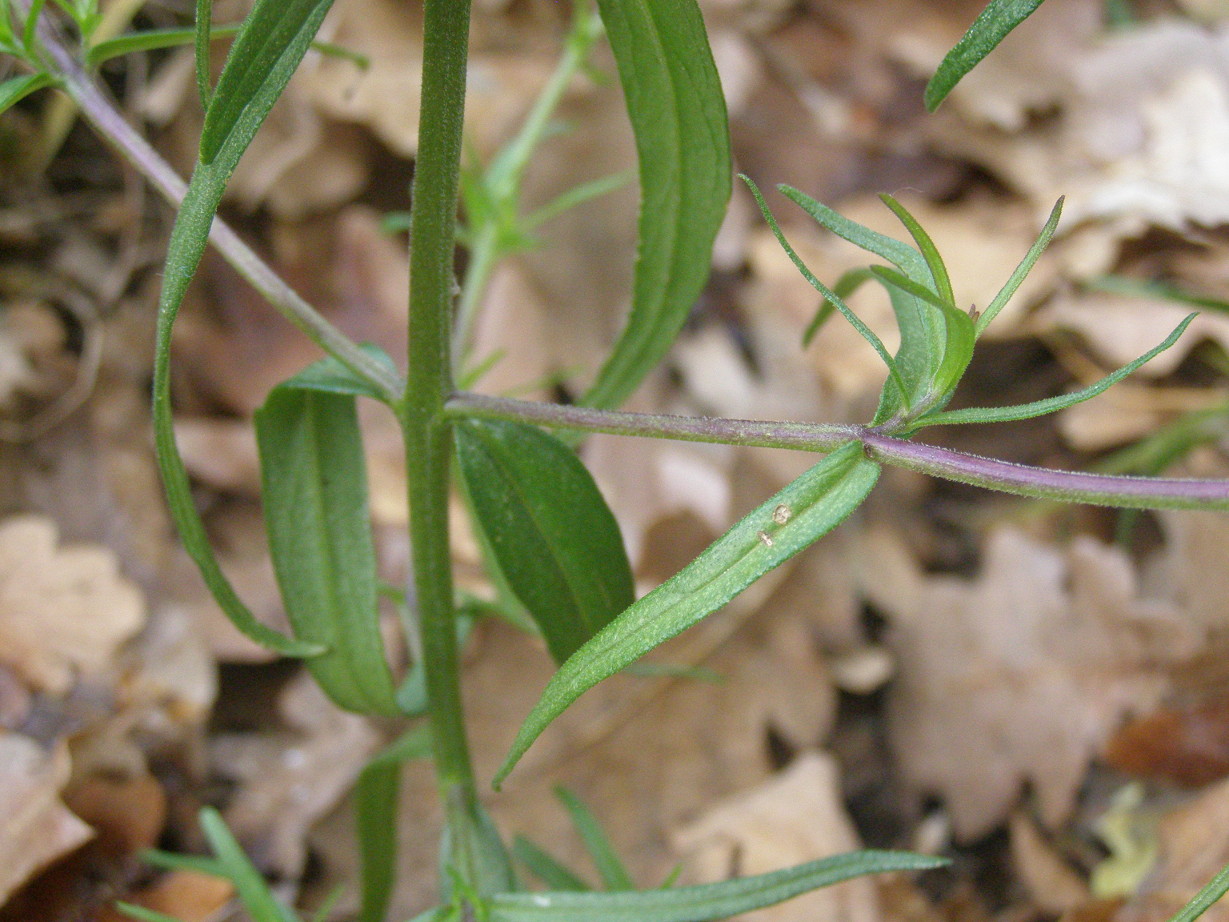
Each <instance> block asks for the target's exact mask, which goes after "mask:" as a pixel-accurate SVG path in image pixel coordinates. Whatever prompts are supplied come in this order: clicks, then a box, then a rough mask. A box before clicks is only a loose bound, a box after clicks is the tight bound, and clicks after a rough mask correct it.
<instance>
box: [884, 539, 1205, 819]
mask: <svg viewBox="0 0 1229 922" xmlns="http://www.w3.org/2000/svg"><path fill="white" fill-rule="evenodd" d="M898 541H899V539H896V538H893V537H891V536H889V535H888V534H887V533H886V532H879V533H877V534H876V535H875V537H874V538H873V539H872V540H871V541H870V543H869V544H868V545H867V546H866V547H865V548H864V555H863V556H862V558H861V559H862V560H864V561H866V562H870V561H874V564H873V567H874V569H873V570H867V571H866V573H865V579H864V587H865V590H866V592H867V595H868V597H869V598H870V600H871V601H872V603H873V604H874V605H876V606H877V607H878V608H880V609H881V610H882V611H883V612H884V613H885V614H886V615H887V616H888V618H889V620H890V622H891V630H890V632H889V635H888V642H889V645H890V647H891V648H892V650H893V651H894V652H895V654H896V656H897V660H898V672H897V677H896V680H895V682H894V684H893V685H892V688H891V692H890V699H889V712H888V713H889V717H888V719H889V733H890V738H891V742H892V746H893V749H894V750H895V752H896V754H897V757H898V758H899V760H900V765H901V770H902V772H903V774H904V776H905V778H906V780H907V782H908V783H909V784H910V785H911V786H913V787H914V788H915V789H917V790H919V791H934V792H937V793H939V794H941V795H942V796H943V797H944V798H945V800H946V801H947V805H948V808H949V809H950V811H951V814H952V819H953V823H954V828H955V832H956V835H957V837H958V838H959V839H961V840H963V841H969V840H972V839H975V838H977V837H979V836H981V835H983V834H985V833H987V832H989V831H990V830H991V829H993V828H994V827H995V826H996V825H997V824H998V823H999V822H1000V821H1001V820H1003V819H1004V818H1005V816H1006V815H1007V813H1008V811H1009V810H1010V808H1011V806H1012V804H1013V803H1014V802H1015V801H1016V799H1017V798H1018V796H1019V794H1020V792H1021V789H1022V787H1023V785H1024V784H1025V782H1028V783H1030V784H1031V785H1032V789H1033V791H1034V793H1035V795H1036V798H1037V803H1038V809H1039V812H1040V816H1041V818H1042V820H1043V821H1044V822H1045V823H1046V824H1047V825H1049V826H1051V827H1054V826H1056V825H1057V824H1058V823H1060V822H1061V821H1062V820H1063V819H1065V818H1066V816H1067V815H1068V813H1069V811H1070V809H1071V807H1072V805H1073V803H1074V799H1075V796H1076V793H1077V790H1078V788H1079V785H1080V783H1081V781H1082V780H1083V778H1084V772H1085V769H1086V767H1087V765H1088V762H1089V760H1090V759H1091V758H1092V757H1093V756H1094V755H1095V754H1096V753H1097V752H1098V751H1099V750H1100V747H1101V746H1102V744H1103V743H1104V742H1105V740H1106V739H1107V737H1108V736H1109V734H1110V733H1111V732H1112V731H1113V730H1114V728H1115V727H1116V725H1117V723H1118V721H1119V720H1120V719H1121V717H1122V716H1123V715H1124V714H1126V713H1129V712H1132V711H1137V710H1139V709H1142V708H1145V707H1149V706H1153V705H1155V704H1156V702H1157V701H1158V696H1159V695H1160V694H1161V692H1162V691H1163V689H1164V688H1165V678H1164V675H1163V673H1162V672H1161V670H1160V668H1159V667H1160V665H1161V664H1163V663H1165V662H1170V663H1172V662H1174V661H1175V660H1176V659H1178V658H1180V657H1182V656H1185V655H1188V654H1189V651H1190V650H1191V649H1192V648H1193V646H1194V644H1196V643H1197V642H1198V637H1199V632H1197V631H1194V630H1192V629H1190V627H1189V626H1188V625H1187V624H1186V622H1185V621H1184V620H1183V619H1182V618H1181V617H1180V614H1179V612H1178V610H1177V609H1176V608H1175V607H1174V606H1173V605H1172V604H1169V603H1166V602H1163V601H1158V600H1153V599H1148V598H1142V597H1141V596H1140V594H1139V589H1138V587H1137V585H1136V576H1135V574H1134V572H1133V569H1132V566H1131V563H1130V561H1129V560H1128V559H1127V558H1126V557H1125V556H1124V555H1123V554H1122V552H1121V551H1119V550H1117V549H1116V548H1113V547H1107V546H1104V545H1101V544H1099V543H1097V542H1096V541H1094V540H1092V539H1091V538H1087V537H1079V538H1077V539H1075V540H1074V541H1073V542H1072V544H1071V545H1070V546H1069V547H1067V548H1065V549H1059V548H1055V547H1053V546H1051V545H1046V544H1042V543H1040V542H1038V541H1035V540H1033V539H1031V538H1029V537H1027V536H1025V535H1024V534H1022V533H1020V532H1018V531H1015V530H1013V529H1011V528H1007V527H1002V528H999V529H997V530H995V531H993V532H992V533H991V534H990V536H989V537H988V539H987V541H986V544H985V548H984V551H983V558H982V567H981V572H980V575H979V576H978V577H977V578H976V579H974V580H972V581H969V580H961V579H955V578H953V577H948V576H934V577H930V576H926V575H924V574H923V573H922V572H921V570H920V569H919V568H918V566H917V564H916V563H914V562H913V560H912V559H911V558H910V556H909V554H908V552H907V551H905V550H904V548H903V547H902V546H901V545H900V544H899V543H898Z"/></svg>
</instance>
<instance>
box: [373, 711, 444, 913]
mask: <svg viewBox="0 0 1229 922" xmlns="http://www.w3.org/2000/svg"><path fill="white" fill-rule="evenodd" d="M430 755H431V737H430V732H429V730H428V728H427V727H425V726H422V727H415V728H414V729H413V730H411V731H410V732H409V733H406V734H405V735H404V736H402V737H401V738H400V739H399V740H397V741H396V742H395V743H393V744H392V745H391V746H389V747H388V748H387V749H385V750H384V751H383V752H381V753H379V754H378V755H376V757H375V758H373V759H372V760H371V761H370V762H368V763H367V765H366V766H365V767H364V768H363V770H362V771H361V772H360V773H359V776H358V781H357V783H356V784H355V786H354V813H355V816H354V820H355V831H356V837H357V839H358V848H359V862H360V866H361V869H362V871H361V874H362V881H363V892H362V902H361V907H360V909H359V914H358V922H383V919H384V916H385V915H386V914H387V912H388V904H389V900H390V899H391V898H392V895H393V886H394V884H395V883H396V880H397V822H396V820H397V798H398V795H399V794H400V792H401V764H402V763H403V762H407V761H409V760H410V759H423V758H427V757H429V756H430Z"/></svg>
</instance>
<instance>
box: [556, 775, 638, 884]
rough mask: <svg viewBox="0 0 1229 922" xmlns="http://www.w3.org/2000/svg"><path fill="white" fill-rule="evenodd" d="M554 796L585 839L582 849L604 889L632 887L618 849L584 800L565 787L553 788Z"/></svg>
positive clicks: (582, 838)
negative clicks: (587, 854)
mask: <svg viewBox="0 0 1229 922" xmlns="http://www.w3.org/2000/svg"><path fill="white" fill-rule="evenodd" d="M555 796H557V797H558V798H559V800H560V801H561V802H562V803H563V806H564V807H565V808H566V809H567V811H568V815H569V816H571V817H572V825H573V826H575V827H576V831H577V832H578V833H579V834H580V839H581V841H582V842H584V843H585V851H587V852H588V853H589V857H590V858H592V859H593V866H594V867H595V868H597V873H598V876H599V877H601V878H602V883H603V884H605V886H606V889H607V890H635V889H636V884H635V883H634V882H633V881H632V877H631V875H630V874H629V873H628V872H627V868H626V867H625V866H624V864H623V861H622V860H621V859H620V858H619V853H618V852H616V851H615V847H614V845H613V844H612V843H611V841H610V839H609V838H608V837H607V836H606V831H605V830H604V829H602V824H601V823H599V822H598V820H597V817H596V816H594V815H593V811H592V810H590V809H589V808H588V807H587V806H586V805H585V803H584V802H583V801H582V800H581V799H580V798H579V797H577V796H576V795H575V794H573V793H572V792H571V791H569V790H568V789H567V788H563V787H558V788H555Z"/></svg>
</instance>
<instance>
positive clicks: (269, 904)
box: [200, 807, 298, 922]
mask: <svg viewBox="0 0 1229 922" xmlns="http://www.w3.org/2000/svg"><path fill="white" fill-rule="evenodd" d="M200 823H201V829H202V830H203V831H204V833H205V838H206V839H208V840H209V847H210V848H211V849H212V850H213V853H214V854H215V855H217V857H218V861H219V862H220V863H221V865H222V867H223V868H224V869H225V871H226V879H227V880H229V881H230V882H231V883H232V884H234V885H235V891H236V892H237V893H238V894H239V902H241V903H243V908H244V909H246V910H247V911H248V912H249V913H251V915H252V918H253V919H254V920H255V922H298V920H297V919H295V916H294V914H293V913H292V912H290V910H288V909H287V908H286V907H284V906H283V905H282V904H281V903H279V902H278V901H277V899H276V897H274V896H273V892H272V891H271V890H270V889H269V883H268V881H266V880H265V879H264V877H263V876H262V875H261V873H260V871H258V870H256V866H255V865H254V864H252V862H251V859H249V858H248V856H247V855H246V854H244V851H243V848H242V846H240V845H239V843H238V842H237V841H236V840H235V837H234V836H233V835H232V834H231V831H230V830H229V829H227V828H226V823H225V822H224V821H223V819H222V814H220V813H218V811H217V810H215V809H214V808H213V807H202V808H201V813H200Z"/></svg>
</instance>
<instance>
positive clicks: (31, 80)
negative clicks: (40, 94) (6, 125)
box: [0, 73, 59, 112]
mask: <svg viewBox="0 0 1229 922" xmlns="http://www.w3.org/2000/svg"><path fill="white" fill-rule="evenodd" d="M58 83H59V81H58V80H56V78H55V77H53V76H51V74H48V73H38V74H23V75H22V76H20V77H9V78H8V79H7V80H5V81H4V82H3V83H0V112H5V111H6V110H8V109H11V108H12V107H13V106H15V105H17V103H19V102H21V101H22V100H23V99H25V98H26V97H27V96H29V95H30V94H31V93H35V92H37V91H39V90H41V89H45V88H46V87H49V86H56V85H57V84H58Z"/></svg>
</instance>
